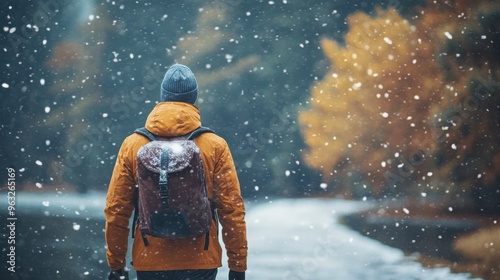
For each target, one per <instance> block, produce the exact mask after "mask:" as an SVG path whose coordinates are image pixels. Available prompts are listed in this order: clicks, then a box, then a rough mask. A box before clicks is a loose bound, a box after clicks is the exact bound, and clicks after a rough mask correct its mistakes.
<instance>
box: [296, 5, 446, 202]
mask: <svg viewBox="0 0 500 280" xmlns="http://www.w3.org/2000/svg"><path fill="white" fill-rule="evenodd" d="M348 24H349V27H350V31H349V32H348V33H347V34H346V36H345V38H344V39H345V46H342V45H341V44H340V43H337V42H335V41H332V40H329V39H323V40H322V42H321V47H322V49H323V51H324V53H325V55H326V56H327V57H328V59H329V60H330V62H331V64H332V65H333V67H332V69H331V70H330V71H329V72H328V74H327V75H326V76H325V77H324V79H323V80H322V81H320V82H319V83H317V84H316V85H314V86H313V88H312V90H311V99H310V106H311V108H310V109H309V110H307V111H303V112H301V114H300V124H301V126H302V132H303V136H304V139H305V141H306V144H307V145H308V147H309V150H308V151H307V152H306V153H305V155H304V156H305V159H306V161H307V163H308V164H309V165H310V166H312V167H313V168H316V169H319V170H321V171H322V173H323V175H324V177H325V180H330V179H332V178H333V177H332V176H335V177H337V178H340V180H341V181H342V182H343V183H344V184H349V182H351V179H349V177H351V176H352V175H353V173H362V174H363V177H364V178H365V181H366V182H367V183H368V184H370V185H371V186H373V189H374V190H375V192H376V193H378V192H380V191H381V190H382V188H383V186H384V185H385V183H386V182H387V180H391V178H386V177H387V172H388V171H389V170H390V167H391V165H392V164H395V163H397V164H398V165H400V164H404V162H403V163H401V161H402V160H401V157H405V156H406V157H407V156H408V155H409V154H411V153H412V152H417V151H420V150H421V149H423V148H424V149H428V150H431V149H433V148H434V147H432V146H428V147H425V145H424V143H427V144H428V145H432V142H427V141H425V140H426V138H427V137H430V134H431V132H432V130H431V129H430V127H429V126H430V123H429V119H428V118H427V116H428V112H429V111H431V110H433V108H434V104H436V103H437V101H438V99H439V96H438V95H437V94H436V93H437V92H439V91H441V88H442V86H443V85H442V84H441V83H440V82H439V81H441V80H442V74H441V71H440V69H439V67H437V64H436V62H435V58H434V57H433V54H434V52H435V49H434V44H433V43H432V42H430V40H428V39H427V38H422V37H420V34H419V32H418V30H417V29H416V27H415V26H414V25H412V24H411V23H410V22H409V21H408V20H406V19H404V18H403V17H401V16H400V15H399V14H398V12H397V11H396V10H394V9H390V10H382V9H378V10H377V11H376V17H370V16H369V15H367V14H365V13H361V12H360V13H356V14H354V15H352V16H350V17H349V18H348ZM422 73H426V74H425V75H421V74H422ZM418 160H419V161H421V160H422V159H418ZM341 170H342V172H339V171H341ZM344 171H346V172H344Z"/></svg>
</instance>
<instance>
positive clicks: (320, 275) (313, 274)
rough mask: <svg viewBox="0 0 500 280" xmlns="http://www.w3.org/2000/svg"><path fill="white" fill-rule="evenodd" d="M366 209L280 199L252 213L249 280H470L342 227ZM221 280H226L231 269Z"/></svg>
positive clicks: (348, 204)
mask: <svg viewBox="0 0 500 280" xmlns="http://www.w3.org/2000/svg"><path fill="white" fill-rule="evenodd" d="M364 207H366V203H361V202H352V201H344V200H331V199H328V200H327V199H280V200H274V201H271V202H269V203H262V204H259V205H256V206H253V207H249V211H248V214H247V227H248V241H249V258H248V261H249V263H248V269H249V270H248V272H247V279H259V280H265V279H270V280H271V279H272V280H274V279H283V280H285V279H286V280H288V279H290V280H292V279H293V280H299V279H311V280H313V279H314V280H321V279H325V280H329V279H335V280H352V279H381V280H390V279H395V280H396V279H398V280H399V279H425V280H432V279H436V280H437V279H439V280H442V279H446V280H451V279H471V278H470V276H469V275H466V274H452V273H450V271H449V269H447V268H436V269H428V268H424V267H422V265H421V264H420V263H418V262H414V261H411V260H409V259H408V258H405V256H404V254H403V252H402V251H401V250H399V249H394V248H391V247H388V246H386V245H383V244H381V243H380V242H378V241H375V240H373V239H370V238H367V237H365V236H362V235H361V234H359V233H357V232H355V231H353V230H351V229H349V228H347V227H345V226H343V225H340V224H339V223H338V218H339V217H340V216H341V215H342V214H345V213H351V212H354V211H356V210H359V209H362V208H364ZM217 279H221V280H222V279H227V268H226V267H224V268H222V269H220V270H219V275H218V277H217Z"/></svg>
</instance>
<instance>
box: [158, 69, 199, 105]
mask: <svg viewBox="0 0 500 280" xmlns="http://www.w3.org/2000/svg"><path fill="white" fill-rule="evenodd" d="M196 97H198V83H197V82H196V78H195V77H194V74H193V72H191V70H190V69H189V68H188V67H187V66H185V65H182V64H174V65H172V66H170V68H168V70H167V73H165V77H164V78H163V81H162V82H161V95H160V101H162V102H163V101H178V102H186V103H191V104H194V102H195V101H196Z"/></svg>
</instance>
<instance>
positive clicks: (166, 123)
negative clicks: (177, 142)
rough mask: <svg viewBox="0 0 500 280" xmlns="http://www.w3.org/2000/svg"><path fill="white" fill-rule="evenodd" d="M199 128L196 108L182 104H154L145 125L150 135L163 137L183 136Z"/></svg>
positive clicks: (199, 122) (199, 119)
mask: <svg viewBox="0 0 500 280" xmlns="http://www.w3.org/2000/svg"><path fill="white" fill-rule="evenodd" d="M199 126H201V118H200V111H199V109H198V107H196V106H195V105H193V104H189V103H184V102H161V103H158V104H156V106H155V107H154V108H153V110H152V111H151V113H150V114H149V116H148V118H147V120H146V125H145V127H146V129H147V130H149V131H150V132H151V133H153V134H155V135H158V136H164V137H172V136H179V135H185V134H188V133H189V132H191V131H193V130H195V129H196V128H198V127H199Z"/></svg>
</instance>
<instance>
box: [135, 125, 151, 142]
mask: <svg viewBox="0 0 500 280" xmlns="http://www.w3.org/2000/svg"><path fill="white" fill-rule="evenodd" d="M134 133H137V134H140V135H142V136H145V137H147V138H148V139H149V140H151V141H154V140H156V137H155V135H154V134H153V133H151V132H149V131H148V130H147V129H146V128H145V127H141V128H138V129H136V130H134Z"/></svg>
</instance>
